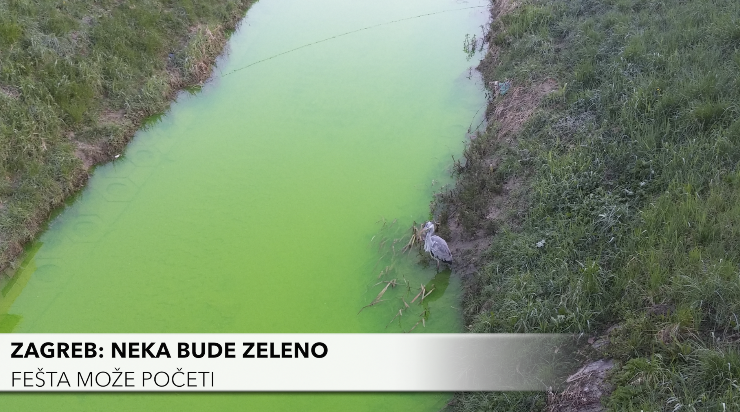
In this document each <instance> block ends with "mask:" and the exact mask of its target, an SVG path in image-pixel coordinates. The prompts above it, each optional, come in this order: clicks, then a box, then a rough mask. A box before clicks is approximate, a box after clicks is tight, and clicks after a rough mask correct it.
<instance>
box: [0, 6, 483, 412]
mask: <svg viewBox="0 0 740 412" xmlns="http://www.w3.org/2000/svg"><path fill="white" fill-rule="evenodd" d="M487 15H488V12H487V1H485V0H471V1H463V0H404V1H398V0H379V1H373V2H359V1H346V0H343V1H340V0H315V1H311V2H306V1H297V0H262V1H260V2H259V3H257V4H255V5H254V6H253V7H252V8H251V10H250V11H249V12H248V14H247V16H246V17H245V19H244V21H243V22H242V24H241V26H240V28H239V30H238V31H237V32H235V33H234V34H233V36H232V37H231V40H230V42H229V46H228V50H229V52H228V54H227V55H226V56H225V57H223V58H221V59H220V61H219V62H218V67H217V69H216V70H215V71H214V77H213V79H212V80H211V81H210V82H209V83H208V84H207V85H206V86H204V87H203V88H202V89H201V90H200V91H199V92H197V93H194V94H188V93H183V94H181V95H180V96H179V97H178V99H177V101H176V102H175V103H174V104H173V105H172V107H171V108H170V110H169V111H168V112H167V113H166V114H165V115H163V116H162V117H161V118H160V119H158V120H157V121H156V122H154V123H153V124H151V125H150V126H148V127H147V128H145V129H144V130H142V131H140V132H139V133H138V134H137V135H136V137H135V138H134V140H133V142H132V143H131V144H130V145H129V147H128V148H127V149H126V151H125V153H123V154H122V156H121V157H120V158H119V159H117V160H115V161H114V162H112V163H110V164H107V165H104V166H101V167H98V168H97V169H96V170H95V172H94V174H93V177H92V178H91V180H90V182H89V184H88V186H87V187H86V188H85V189H84V190H83V191H82V193H80V194H79V195H78V196H77V197H76V198H75V199H74V200H73V201H71V202H70V203H69V205H68V206H67V207H66V208H65V209H64V210H62V211H61V212H60V213H59V214H58V215H57V216H56V217H55V218H54V219H53V220H52V221H51V222H50V223H49V226H48V228H47V230H46V231H45V233H44V234H43V235H42V236H41V237H40V238H39V240H38V241H37V242H36V243H35V244H34V245H32V246H30V248H29V250H28V252H27V255H26V257H25V259H24V261H23V264H22V267H21V268H20V269H19V270H18V272H17V274H16V276H15V277H14V278H12V279H10V280H5V281H4V282H3V283H2V284H0V288H1V289H0V290H1V295H0V331H1V332H191V333H192V332H231V333H241V332H245V333H246V332H378V333H381V332H403V331H409V330H411V329H412V328H413V329H414V332H460V331H461V330H462V327H461V324H460V314H459V311H458V309H457V299H458V296H459V289H460V285H459V279H458V278H457V277H456V276H455V275H454V274H450V272H449V270H446V271H442V272H440V273H439V274H436V270H435V267H434V265H425V261H424V259H422V257H421V256H420V255H419V254H418V253H417V252H416V251H415V250H414V251H412V252H410V253H407V254H402V253H401V251H400V250H401V248H402V247H403V244H402V243H403V242H401V241H398V242H396V243H394V240H395V239H398V238H400V237H401V236H402V235H406V234H407V231H408V229H409V227H410V226H411V224H412V222H414V221H416V222H422V221H424V220H426V219H428V218H429V202H430V201H431V200H432V194H433V193H434V192H435V191H438V190H439V189H440V187H441V185H442V184H444V183H448V182H449V181H450V180H449V179H450V177H449V168H450V166H451V164H452V157H451V156H453V155H454V156H456V157H457V156H458V154H459V153H460V152H461V150H462V147H463V141H464V139H465V138H466V137H465V134H466V131H467V130H468V127H469V126H470V125H471V124H473V127H475V125H476V124H477V123H478V121H479V117H480V113H477V112H478V111H479V109H480V108H481V107H482V106H483V105H484V103H485V102H484V97H483V92H482V86H481V84H480V82H479V80H476V77H475V75H474V74H475V73H474V71H473V72H472V73H471V71H470V67H471V65H474V64H475V62H476V60H477V59H476V58H475V57H474V58H473V59H471V60H467V58H466V57H467V56H466V54H465V53H464V52H463V41H464V39H465V35H466V34H470V35H472V34H477V36H478V37H480V32H481V28H480V26H481V25H482V24H484V23H485V21H486V19H487ZM361 29H364V30H361ZM302 46H305V47H302ZM284 52H287V53H284ZM471 74H472V75H471ZM481 112H482V110H481ZM476 113H477V114H476ZM392 279H396V280H397V283H398V286H397V287H396V288H389V290H388V291H387V292H386V294H385V296H384V299H385V301H383V302H380V303H379V304H377V305H374V306H372V307H368V308H365V309H364V310H362V312H360V313H358V312H359V311H360V309H361V308H362V307H363V306H365V305H368V304H370V303H371V302H372V301H373V300H374V299H375V298H376V296H377V295H378V293H380V291H381V290H382V289H383V287H384V286H385V283H379V282H383V281H391V280H392ZM422 284H424V285H426V288H427V290H431V289H434V291H432V294H431V295H429V297H428V298H427V299H426V300H425V302H424V303H423V304H421V305H420V304H419V302H418V301H417V302H415V303H414V304H413V305H411V306H412V307H411V308H410V309H409V310H408V311H407V312H404V316H402V317H400V318H395V319H394V315H395V314H396V313H397V312H398V310H399V308H401V307H402V306H403V301H404V300H405V301H406V302H410V299H413V297H414V296H415V295H416V294H417V293H418V290H419V289H420V285H422ZM421 319H424V321H423V324H419V321H420V320H421ZM398 350H401V351H403V350H413V348H398ZM367 356H374V357H377V359H378V362H382V361H383V354H382V353H368V354H367ZM431 361H433V360H431ZM448 398H449V394H205V395H204V394H187V395H176V394H156V395H142V394H135V395H117V394H103V395H88V394H64V395H52V394H43V395H25V394H24V395H19V394H2V395H0V402H2V404H3V409H4V410H17V411H20V410H30V409H31V408H34V409H42V410H43V409H51V408H54V409H55V410H102V409H105V410H139V409H141V408H143V407H145V406H146V408H147V409H149V408H152V407H157V408H161V409H163V410H170V409H178V410H213V409H216V408H218V409H225V408H229V409H235V408H237V407H238V408H239V409H240V410H243V409H254V410H297V409H301V410H317V411H318V410H321V411H326V410H347V409H351V410H359V411H361V410H368V411H370V410H373V411H375V410H404V411H408V410H419V411H431V410H437V409H439V408H440V407H442V406H443V405H444V403H445V402H446V400H447V399H448ZM116 408H117V409H116Z"/></svg>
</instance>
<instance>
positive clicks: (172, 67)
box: [0, 0, 253, 270]
mask: <svg viewBox="0 0 740 412" xmlns="http://www.w3.org/2000/svg"><path fill="white" fill-rule="evenodd" d="M252 2H253V1H252V0H228V1H221V2H212V1H202V0H161V1H154V0H132V1H126V2H120V1H114V0H101V1H91V0H87V1H73V0H69V1H57V0H54V1H52V0H0V270H1V269H3V268H5V267H7V266H8V265H9V264H12V262H13V259H14V258H15V257H17V256H18V254H19V253H20V252H21V251H22V245H23V244H24V243H26V242H28V241H29V240H31V239H33V237H34V236H35V235H36V233H37V232H38V231H39V228H40V226H41V225H42V223H43V222H44V221H45V219H46V218H47V216H48V215H49V213H50V211H51V210H52V209H53V208H54V207H56V206H58V205H60V204H61V203H62V202H63V201H64V199H65V198H67V197H68V196H69V195H70V194H72V193H74V192H75V191H76V190H77V189H79V188H80V187H81V185H82V184H84V182H85V180H86V178H87V172H88V169H89V168H90V166H91V165H94V164H96V163H98V162H101V161H105V160H107V159H110V158H111V157H112V156H114V155H115V154H118V153H120V152H121V150H122V149H123V147H124V146H125V144H126V143H127V142H128V141H129V140H130V139H131V137H132V136H133V133H134V132H135V131H136V130H137V128H138V127H139V126H140V125H141V124H142V122H143V120H144V119H145V118H146V117H147V116H150V115H152V114H156V113H160V112H162V111H164V110H165V109H166V108H167V106H168V105H169V103H170V101H171V100H172V98H173V97H174V94H175V92H177V91H178V90H180V89H182V88H183V87H187V86H190V85H196V84H199V83H200V82H202V81H204V80H205V79H206V78H207V77H208V75H209V74H210V70H211V64H212V62H213V61H214V60H215V58H216V57H217V55H218V54H219V53H220V52H221V50H222V49H223V46H224V45H225V44H226V36H227V34H228V32H229V31H230V30H232V29H234V27H235V26H236V24H237V23H238V21H239V19H240V18H241V17H242V16H243V15H244V12H245V11H246V9H247V8H248V7H249V5H250V4H251V3H252Z"/></svg>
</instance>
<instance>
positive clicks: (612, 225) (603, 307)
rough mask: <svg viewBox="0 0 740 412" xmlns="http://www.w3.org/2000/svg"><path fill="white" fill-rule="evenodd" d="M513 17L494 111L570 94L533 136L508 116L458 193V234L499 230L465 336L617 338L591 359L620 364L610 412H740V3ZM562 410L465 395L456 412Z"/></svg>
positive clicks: (634, 5) (503, 23) (559, 7)
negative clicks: (494, 208)
mask: <svg viewBox="0 0 740 412" xmlns="http://www.w3.org/2000/svg"><path fill="white" fill-rule="evenodd" d="M500 11H503V13H502V14H501V15H500V16H498V18H495V19H494V20H493V22H492V27H491V32H490V33H489V35H488V40H489V41H490V43H489V46H490V48H491V50H490V51H489V54H488V56H487V58H486V60H485V61H484V62H482V64H481V66H480V69H481V71H482V72H483V75H484V78H485V79H486V81H487V82H492V81H494V80H502V79H505V78H509V79H511V80H512V84H513V86H512V90H513V91H510V92H509V93H507V94H506V95H503V96H497V97H495V99H493V100H492V101H491V107H490V108H489V112H491V113H493V112H496V110H498V109H501V108H506V106H508V105H515V104H516V100H515V99H516V98H517V96H525V95H526V92H527V90H530V91H535V90H538V88H541V87H540V86H541V85H543V84H546V83H548V82H550V83H553V80H554V83H556V88H555V90H554V91H553V92H551V93H549V94H546V95H544V96H543V97H542V100H541V101H539V104H538V106H537V107H538V108H537V110H535V111H534V113H532V115H531V116H529V118H528V120H527V121H526V122H525V123H524V124H523V126H522V127H521V128H520V129H519V130H518V131H516V132H510V129H511V128H509V129H506V128H503V127H502V126H501V125H502V122H501V120H500V119H496V118H493V119H491V120H492V122H493V124H492V127H491V128H490V129H489V130H488V131H487V132H486V133H485V134H482V135H480V136H479V137H478V138H477V139H476V140H474V141H473V142H472V143H471V144H470V146H469V147H468V148H467V150H466V153H465V154H466V159H467V163H466V164H465V165H459V167H458V174H459V182H458V185H457V187H456V188H455V189H454V190H453V191H452V192H451V193H449V194H447V195H446V201H447V204H448V206H449V207H448V208H447V210H446V211H444V212H443V213H442V219H443V220H447V219H448V218H449V219H457V221H458V222H460V224H461V226H462V227H464V228H466V229H467V230H468V231H469V232H471V233H472V232H477V233H478V235H480V234H481V233H484V232H485V233H487V235H488V236H490V234H491V233H494V234H493V241H492V242H493V243H492V245H491V248H490V249H489V250H488V252H487V253H486V255H485V256H484V260H485V262H486V264H485V265H483V266H482V267H481V268H479V271H478V273H477V274H476V275H474V276H473V277H472V278H471V279H469V280H468V282H467V289H466V295H465V298H464V313H465V322H466V323H465V324H466V325H469V329H470V331H471V332H475V333H481V332H575V333H583V334H585V335H586V336H591V337H593V338H595V339H599V338H601V339H603V341H606V342H608V344H606V345H604V346H600V347H599V348H598V349H596V350H595V352H594V353H593V354H592V357H593V358H594V359H596V358H612V359H614V360H616V367H615V368H614V369H613V370H612V372H611V373H610V374H609V377H608V381H609V383H611V384H612V385H613V388H614V390H613V392H612V393H611V394H610V395H609V396H606V397H605V398H604V399H602V402H603V405H605V406H606V407H607V408H609V409H610V410H615V411H623V410H624V411H627V410H635V411H639V410H645V411H663V410H712V411H725V410H726V411H730V410H740V349H739V346H740V345H739V343H738V342H739V341H740V268H739V266H738V265H740V169H739V168H738V162H740V116H739V114H740V74H739V73H740V2H738V1H736V0H713V1H691V2H689V1H680V0H664V1H649V0H598V1H597V0H568V1H566V0H548V1H544V0H523V1H521V2H518V4H517V5H516V6H512V5H511V4H510V2H507V1H498V0H496V1H495V4H494V9H493V14H494V16H495V15H497V14H498V13H499V12H500ZM517 88H518V89H517ZM517 93H519V94H518V95H517ZM504 129H506V130H504ZM502 130H504V132H506V133H502ZM502 134H503V135H502ZM502 193H503V194H506V195H507V196H508V198H507V199H506V200H505V202H503V203H502V202H499V203H498V204H499V206H501V205H504V206H505V207H504V206H501V207H502V209H501V210H500V213H498V212H497V213H494V214H491V213H490V211H491V209H490V208H491V205H492V204H495V202H496V199H499V200H500V198H501V196H502ZM486 216H488V218H486ZM491 216H494V218H491ZM541 241H544V244H543V243H542V242H541ZM538 243H539V244H540V245H541V246H540V247H538ZM615 325H616V327H614V326H615ZM607 331H608V333H607ZM547 402H548V401H547V397H546V395H545V394H544V393H539V394H538V393H535V394H532V393H518V394H488V393H477V394H458V395H457V396H456V398H455V401H454V402H453V404H452V405H451V409H454V410H486V409H487V410H540V409H543V408H545V407H546V405H547ZM575 404H577V400H574V405H575Z"/></svg>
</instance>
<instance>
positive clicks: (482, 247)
mask: <svg viewBox="0 0 740 412" xmlns="http://www.w3.org/2000/svg"><path fill="white" fill-rule="evenodd" d="M492 83H493V82H491V84H492ZM556 89H557V83H556V82H555V81H554V80H552V79H546V80H545V81H544V82H542V83H540V84H536V85H532V86H527V87H525V86H512V87H511V89H509V91H508V92H507V93H506V94H505V95H503V96H498V97H497V98H496V99H495V100H494V101H491V102H490V103H489V105H488V109H487V112H486V121H487V124H488V125H489V127H495V128H496V130H495V133H496V134H495V138H494V139H491V141H490V142H489V144H498V145H508V146H509V147H514V146H515V145H516V141H515V138H514V137H515V136H516V133H517V132H518V131H519V130H520V129H521V127H522V125H523V124H524V123H525V122H526V121H527V120H528V119H529V117H530V116H531V115H532V113H534V111H535V110H536V109H537V107H538V106H539V104H540V101H541V100H542V98H543V97H544V96H545V95H547V94H548V93H551V92H552V91H554V90H556ZM489 132H491V130H487V131H486V133H489ZM491 152H492V153H494V152H495V151H493V150H491ZM477 161H478V162H480V163H481V164H478V165H473V164H470V163H468V164H467V165H466V168H470V169H480V170H482V171H484V172H486V171H487V172H490V173H493V172H494V171H495V170H496V169H497V168H498V165H499V163H500V161H501V159H500V157H498V155H496V154H491V155H490V156H487V157H484V158H483V159H481V160H477ZM467 162H471V159H467ZM522 183H523V181H522V179H521V178H520V177H510V178H508V179H507V180H506V181H505V182H504V183H503V184H502V186H501V190H500V191H499V192H498V193H493V194H491V195H490V196H489V197H488V199H486V203H487V205H486V207H485V210H487V213H486V214H485V217H484V219H483V220H482V221H481V222H480V223H479V224H478V225H477V226H478V228H479V229H478V230H475V231H473V232H468V233H466V231H465V230H464V228H463V225H462V224H461V222H460V220H461V219H460V216H459V215H458V214H457V213H451V214H450V216H449V217H448V219H447V228H446V229H447V230H448V231H449V235H448V237H449V241H450V242H449V244H450V250H451V251H452V253H453V256H456V259H455V260H456V261H457V262H458V263H456V266H455V267H454V269H455V271H456V273H459V274H460V275H462V276H467V275H470V274H472V273H474V272H475V271H476V270H477V269H478V267H479V266H480V262H481V259H482V256H483V253H484V252H485V251H486V250H487V249H488V248H489V246H490V245H491V235H490V233H491V232H492V231H493V232H495V228H496V227H499V226H501V224H502V223H504V222H508V223H516V221H515V220H516V219H512V218H515V216H516V213H515V211H513V209H514V208H515V206H516V205H515V204H514V203H512V201H511V199H512V197H514V196H512V195H513V194H514V193H516V192H517V191H518V190H519V189H520V188H521V185H522ZM453 209H455V208H453ZM508 211H512V212H513V213H509V212H508ZM492 228H493V229H492ZM458 257H459V258H458Z"/></svg>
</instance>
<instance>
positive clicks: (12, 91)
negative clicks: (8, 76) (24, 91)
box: [0, 84, 21, 99]
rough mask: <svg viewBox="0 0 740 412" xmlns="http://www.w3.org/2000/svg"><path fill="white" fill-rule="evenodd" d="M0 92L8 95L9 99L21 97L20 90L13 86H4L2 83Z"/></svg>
mask: <svg viewBox="0 0 740 412" xmlns="http://www.w3.org/2000/svg"><path fill="white" fill-rule="evenodd" d="M0 94H4V95H5V96H7V97H10V98H11V99H17V98H19V97H21V92H20V90H18V89H17V88H15V87H11V86H6V85H3V84H0Z"/></svg>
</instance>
